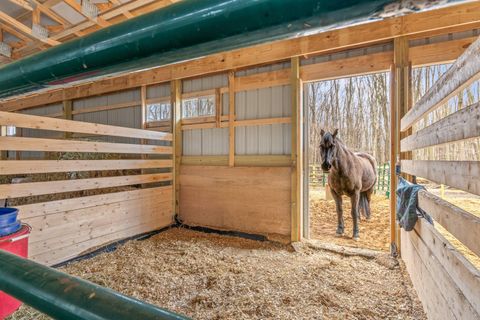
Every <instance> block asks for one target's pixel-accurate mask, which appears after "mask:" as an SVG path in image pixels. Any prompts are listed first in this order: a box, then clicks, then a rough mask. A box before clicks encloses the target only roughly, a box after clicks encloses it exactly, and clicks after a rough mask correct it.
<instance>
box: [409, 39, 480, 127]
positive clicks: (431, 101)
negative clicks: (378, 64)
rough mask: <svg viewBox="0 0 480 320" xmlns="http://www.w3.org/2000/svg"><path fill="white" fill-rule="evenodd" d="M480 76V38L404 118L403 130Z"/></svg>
mask: <svg viewBox="0 0 480 320" xmlns="http://www.w3.org/2000/svg"><path fill="white" fill-rule="evenodd" d="M479 78H480V38H478V39H477V40H475V42H474V43H472V44H471V45H470V46H469V47H468V49H467V50H465V52H464V53H463V54H462V55H461V56H460V57H459V58H458V59H457V60H456V61H455V63H454V64H453V65H452V66H451V67H450V68H449V69H448V70H447V72H445V73H444V74H443V75H442V77H441V78H440V79H438V81H437V82H436V83H435V84H434V85H433V86H432V87H431V88H430V89H429V90H428V91H427V93H425V95H424V96H423V97H422V98H420V100H419V101H418V102H417V103H416V104H415V106H414V107H413V109H412V110H410V111H409V112H408V113H407V114H406V115H405V117H404V118H402V123H401V130H402V131H406V130H407V129H409V128H410V127H411V126H412V125H413V124H414V123H415V122H416V121H418V120H419V119H420V118H421V117H423V116H424V115H425V114H427V113H428V112H430V111H432V110H433V109H435V108H436V107H438V106H439V105H442V104H443V103H446V102H447V101H448V100H449V99H451V98H452V97H453V96H454V95H455V94H456V93H457V92H458V91H459V90H462V89H463V88H466V87H467V86H468V85H470V84H471V83H472V82H473V81H475V80H477V79H479Z"/></svg>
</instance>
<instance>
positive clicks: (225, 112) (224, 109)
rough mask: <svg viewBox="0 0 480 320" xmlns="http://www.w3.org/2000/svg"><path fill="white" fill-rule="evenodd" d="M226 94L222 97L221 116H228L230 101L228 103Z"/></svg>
mask: <svg viewBox="0 0 480 320" xmlns="http://www.w3.org/2000/svg"><path fill="white" fill-rule="evenodd" d="M229 99H230V98H229V96H228V93H224V94H223V95H222V115H228V114H230V110H229V108H230V101H229Z"/></svg>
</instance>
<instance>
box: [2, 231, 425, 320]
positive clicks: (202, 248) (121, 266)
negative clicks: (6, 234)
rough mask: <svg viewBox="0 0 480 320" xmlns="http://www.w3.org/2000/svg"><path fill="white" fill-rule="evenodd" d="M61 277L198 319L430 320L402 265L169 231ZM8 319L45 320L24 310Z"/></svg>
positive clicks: (384, 259)
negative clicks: (69, 275)
mask: <svg viewBox="0 0 480 320" xmlns="http://www.w3.org/2000/svg"><path fill="white" fill-rule="evenodd" d="M62 269H63V271H65V272H67V273H69V274H72V275H76V276H79V277H81V278H83V279H86V280H90V281H92V282H95V283H97V284H100V285H103V286H106V287H109V288H112V289H114V290H117V291H120V292H122V293H124V294H127V295H131V296H133V297H136V298H139V299H142V300H145V301H147V302H150V303H153V304H155V305H158V306H161V307H164V308H167V309H169V310H172V311H175V312H178V313H181V314H184V315H187V316H190V317H192V318H193V319H426V317H425V314H424V312H423V309H422V307H421V304H420V302H419V300H418V298H417V296H416V294H415V291H414V290H413V288H412V285H411V282H410V280H409V277H408V275H407V274H406V271H405V269H404V266H403V264H402V262H401V261H400V262H399V261H397V260H395V259H393V258H390V257H389V256H388V255H387V254H381V255H379V256H377V257H375V258H366V257H360V256H345V255H343V254H338V253H334V252H331V251H326V250H321V249H318V248H314V247H311V246H308V245H305V244H304V245H302V246H300V247H296V250H294V249H293V248H292V246H289V245H280V244H276V243H272V242H259V241H254V240H246V239H242V238H237V237H228V236H220V235H215V234H205V233H200V232H194V231H190V230H185V229H170V230H168V231H166V232H163V233H160V234H158V235H156V236H154V237H152V238H150V239H147V240H143V241H130V242H128V243H126V244H125V245H123V246H121V247H120V248H118V249H117V250H116V251H114V252H111V253H104V254H101V255H98V256H96V257H94V258H92V259H88V260H84V261H81V262H77V263H73V264H71V265H69V266H67V267H64V268H62ZM10 319H48V318H47V317H46V316H43V315H41V314H39V313H38V312H36V311H35V310H32V309H31V308H28V307H22V308H21V309H20V310H19V311H18V312H17V313H15V314H14V315H13V316H12V317H11V318H10Z"/></svg>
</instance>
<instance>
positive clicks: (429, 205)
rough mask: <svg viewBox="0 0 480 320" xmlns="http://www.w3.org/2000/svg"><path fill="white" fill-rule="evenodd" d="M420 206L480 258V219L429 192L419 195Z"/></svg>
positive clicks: (421, 192) (422, 192)
mask: <svg viewBox="0 0 480 320" xmlns="http://www.w3.org/2000/svg"><path fill="white" fill-rule="evenodd" d="M418 206H419V207H420V208H421V209H422V210H423V211H425V212H426V213H428V214H429V215H431V216H432V218H433V219H435V222H438V223H440V224H441V225H442V227H444V228H445V229H446V230H447V231H448V232H450V233H451V234H452V235H453V236H454V237H455V238H457V239H458V240H459V241H460V242H462V243H463V244H464V245H465V246H467V247H468V248H469V249H470V250H472V252H474V253H475V254H476V255H477V256H480V241H478V239H480V217H479V216H476V215H474V214H472V213H470V212H467V211H465V210H463V209H461V208H459V207H457V206H455V205H453V204H451V203H449V202H448V201H445V200H443V199H441V198H439V197H437V196H435V195H433V194H431V193H429V192H427V191H420V193H419V194H418Z"/></svg>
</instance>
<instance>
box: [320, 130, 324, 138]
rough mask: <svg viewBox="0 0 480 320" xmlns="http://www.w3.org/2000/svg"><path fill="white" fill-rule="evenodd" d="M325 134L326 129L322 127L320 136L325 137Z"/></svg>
mask: <svg viewBox="0 0 480 320" xmlns="http://www.w3.org/2000/svg"><path fill="white" fill-rule="evenodd" d="M324 134H325V131H324V130H323V129H320V136H322V137H323V135H324Z"/></svg>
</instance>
